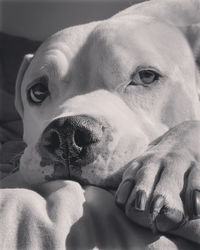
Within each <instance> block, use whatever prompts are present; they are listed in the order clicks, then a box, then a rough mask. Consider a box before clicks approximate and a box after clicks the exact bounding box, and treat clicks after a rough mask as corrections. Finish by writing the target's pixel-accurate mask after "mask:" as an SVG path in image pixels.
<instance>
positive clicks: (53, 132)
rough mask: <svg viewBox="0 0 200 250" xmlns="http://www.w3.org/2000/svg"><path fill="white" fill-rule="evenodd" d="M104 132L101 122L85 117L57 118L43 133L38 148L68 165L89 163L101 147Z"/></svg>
mask: <svg viewBox="0 0 200 250" xmlns="http://www.w3.org/2000/svg"><path fill="white" fill-rule="evenodd" d="M104 131H105V125H104V124H103V123H102V122H101V121H99V120H97V119H95V118H93V117H90V116H87V115H77V116H69V117H64V118H58V119H56V120H54V121H53V122H51V123H50V124H49V125H48V127H47V128H46V129H45V131H44V132H43V134H42V137H41V145H40V146H41V147H42V148H43V150H45V151H46V152H47V153H48V154H51V155H54V156H57V157H62V158H63V159H66V160H68V161H70V164H73V165H76V164H83V163H89V162H92V161H93V160H94V159H95V157H96V156H97V154H98V152H99V151H100V150H101V148H102V147H103V141H105V140H104V139H105V138H104V135H105V133H104Z"/></svg>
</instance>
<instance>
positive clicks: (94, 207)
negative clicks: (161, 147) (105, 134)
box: [0, 33, 200, 250]
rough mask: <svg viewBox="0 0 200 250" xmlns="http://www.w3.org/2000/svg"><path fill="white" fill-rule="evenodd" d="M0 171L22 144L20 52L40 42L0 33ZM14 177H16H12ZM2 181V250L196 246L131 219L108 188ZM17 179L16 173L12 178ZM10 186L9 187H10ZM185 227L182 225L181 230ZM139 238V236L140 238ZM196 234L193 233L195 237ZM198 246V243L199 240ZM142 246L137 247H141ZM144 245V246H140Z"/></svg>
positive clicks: (11, 168)
mask: <svg viewBox="0 0 200 250" xmlns="http://www.w3.org/2000/svg"><path fill="white" fill-rule="evenodd" d="M0 41H1V42H0V46H1V47H0V52H1V53H0V55H1V56H0V100H1V105H0V171H1V178H3V177H4V176H7V175H11V173H13V172H15V171H16V170H17V167H18V160H19V157H20V155H21V153H22V152H23V149H24V147H25V144H24V143H23V142H22V140H21V138H22V123H21V121H20V118H19V116H18V115H17V113H16V111H15V108H14V84H15V83H14V82H15V78H16V73H17V70H18V68H19V65H20V61H21V59H22V57H23V55H24V54H25V53H27V52H29V53H30V52H34V51H35V50H36V49H37V47H38V46H39V44H40V43H39V42H34V41H29V40H27V39H22V38H16V37H12V36H9V35H6V34H2V33H1V34H0ZM14 176H15V175H14ZM12 181H13V179H12V178H11V183H10V184H9V183H7V186H8V187H9V185H10V188H5V186H3V182H1V187H2V188H1V189H0V221H1V223H0V249H6V250H9V249H34V250H35V249H65V248H67V249H137V250H138V249H161V248H160V246H162V249H190V250H192V249H199V246H198V245H196V244H194V243H192V242H190V241H187V240H184V239H181V238H180V237H176V236H161V235H153V234H152V233H151V232H150V231H149V230H147V229H144V228H140V227H138V226H136V225H134V224H133V223H131V222H130V221H129V220H128V219H127V218H126V217H125V215H124V213H123V211H122V210H121V209H120V208H118V207H117V206H116V205H115V202H114V196H113V194H112V193H111V192H109V191H106V190H103V189H100V188H97V187H85V188H82V187H81V186H80V185H79V184H78V183H75V182H71V181H64V180H59V181H53V182H50V183H46V184H43V185H41V186H39V187H37V189H35V190H31V189H30V187H28V185H24V186H23V184H22V185H21V188H14V186H15V184H14V183H12ZM14 181H16V182H17V174H16V179H15V180H14ZM12 184H13V185H12ZM183 230H184V229H183ZM141 236H142V237H141ZM195 237H196V238H198V235H194V238H195ZM199 244H200V242H199ZM139 246H140V248H139ZM141 246H142V248H141Z"/></svg>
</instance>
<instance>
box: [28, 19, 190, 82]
mask: <svg viewBox="0 0 200 250" xmlns="http://www.w3.org/2000/svg"><path fill="white" fill-rule="evenodd" d="M188 53H190V50H189V46H188V45H187V42H186V40H185V39H183V35H182V33H181V32H180V31H179V30H178V29H177V28H176V27H173V26H171V25H169V24H167V23H165V22H163V21H161V20H158V19H154V18H152V17H145V16H134V17H133V16H127V17H120V18H119V17H118V18H113V19H108V20H107V21H102V22H99V23H91V24H87V25H80V26H76V27H72V28H68V29H66V30H63V31H61V32H59V33H57V34H55V35H53V36H52V37H50V38H49V39H48V40H47V41H46V42H44V43H43V45H42V46H41V47H40V49H39V50H38V51H37V53H36V55H35V57H34V59H33V62H32V63H31V65H30V67H29V69H28V72H27V74H26V76H25V77H27V78H29V79H27V80H25V82H27V81H30V78H31V79H33V78H37V77H39V75H43V74H47V75H49V74H50V75H51V76H52V77H55V78H56V79H57V78H63V77H65V76H66V75H67V73H68V70H69V68H70V67H71V65H72V64H73V63H74V58H77V57H78V58H79V60H76V64H81V62H82V64H84V63H87V62H88V60H90V59H91V57H92V60H90V61H92V63H98V62H97V61H99V60H101V59H102V58H103V59H104V61H105V60H106V61H109V59H110V58H112V60H115V61H116V63H117V62H118V61H122V60H123V59H124V63H125V64H126V58H125V57H126V56H128V57H129V58H130V57H132V62H133V63H134V62H135V63H136V64H146V66H150V65H151V66H153V63H155V62H156V61H158V62H159V66H160V67H161V68H162V63H163V64H165V65H166V64H169V63H170V60H171V62H172V64H176V65H178V64H179V63H180V60H182V59H181V58H183V59H184V58H188ZM172 54H173V56H172ZM123 56H124V57H123ZM102 63H104V62H102ZM148 64H149V65H148ZM163 67H164V65H163Z"/></svg>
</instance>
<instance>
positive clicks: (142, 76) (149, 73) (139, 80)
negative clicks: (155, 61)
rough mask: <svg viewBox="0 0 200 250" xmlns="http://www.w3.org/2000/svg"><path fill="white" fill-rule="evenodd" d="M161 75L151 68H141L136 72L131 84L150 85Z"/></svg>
mask: <svg viewBox="0 0 200 250" xmlns="http://www.w3.org/2000/svg"><path fill="white" fill-rule="evenodd" d="M160 77H161V75H160V74H159V73H158V72H156V71H154V70H150V69H146V70H140V71H138V72H137V73H136V74H134V75H133V79H132V81H131V83H130V85H143V86H148V85H149V84H151V83H153V82H155V81H157V80H159V78H160Z"/></svg>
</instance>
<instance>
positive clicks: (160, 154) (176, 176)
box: [116, 121, 200, 232]
mask: <svg viewBox="0 0 200 250" xmlns="http://www.w3.org/2000/svg"><path fill="white" fill-rule="evenodd" d="M199 148H200V122H199V121H188V122H184V123H182V124H180V125H178V126H176V127H175V128H173V129H171V130H169V131H168V132H167V133H166V134H164V135H163V136H162V137H160V138H158V139H157V140H155V141H154V142H153V143H152V144H151V145H150V147H149V149H148V150H147V151H146V152H145V153H144V154H143V155H142V156H140V157H138V158H137V159H135V160H134V161H133V163H131V164H130V166H129V168H128V169H127V170H126V171H125V173H124V176H123V181H122V183H121V184H120V186H119V189H118V192H117V195H116V197H117V198H116V200H117V203H118V204H120V205H121V206H124V208H125V211H126V215H127V216H128V217H129V218H130V219H131V220H133V221H134V222H136V223H138V224H141V225H143V226H146V227H151V228H152V229H153V230H154V231H155V230H156V231H159V232H169V231H172V230H173V229H175V228H177V227H179V226H180V225H182V223H183V222H185V220H187V218H188V212H187V210H186V209H185V207H184V205H185V206H186V207H189V208H190V210H191V209H194V207H195V208H196V210H195V213H197V212H198V213H199V206H198V204H199V193H197V192H193V193H194V195H193V198H195V201H194V200H193V201H192V203H191V204H193V205H194V204H195V205H194V206H193V207H192V208H191V204H189V203H190V202H191V201H190V198H186V199H184V198H185V195H186V197H189V195H188V194H189V193H190V192H191V190H192V189H194V186H195V188H196V189H199V186H198V185H197V183H198V175H196V179H195V178H193V177H191V176H192V173H193V172H191V173H190V171H191V169H192V168H193V166H194V164H195V165H196V167H197V169H200V168H199V167H198V166H199V159H200V152H199ZM188 173H190V175H189V179H188V181H189V182H188V183H189V184H188V186H187V188H185V183H186V181H185V179H186V178H185V177H186V176H187V175H188ZM183 204H184V205H183ZM188 204H189V205H188Z"/></svg>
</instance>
